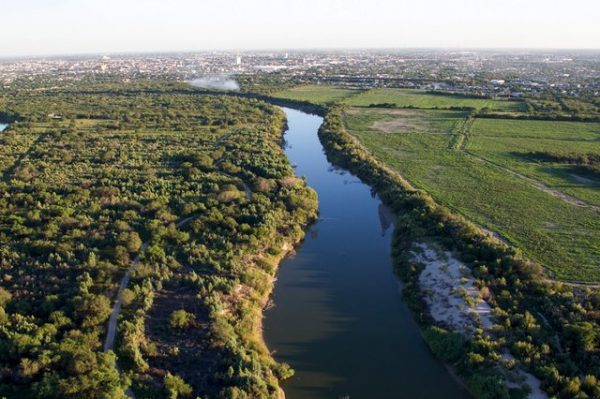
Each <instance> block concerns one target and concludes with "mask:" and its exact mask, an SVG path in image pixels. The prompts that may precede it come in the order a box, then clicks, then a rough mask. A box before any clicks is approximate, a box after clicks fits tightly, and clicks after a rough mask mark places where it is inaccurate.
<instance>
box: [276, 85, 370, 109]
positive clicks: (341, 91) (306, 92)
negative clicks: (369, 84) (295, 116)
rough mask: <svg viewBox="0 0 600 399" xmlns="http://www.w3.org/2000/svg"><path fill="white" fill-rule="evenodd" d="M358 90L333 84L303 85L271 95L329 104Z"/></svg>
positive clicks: (358, 91)
mask: <svg viewBox="0 0 600 399" xmlns="http://www.w3.org/2000/svg"><path fill="white" fill-rule="evenodd" d="M360 92H361V91H360V90H354V89H345V88H341V87H335V86H320V85H304V86H297V87H293V88H291V89H288V90H283V91H279V92H276V93H274V94H272V95H271V96H272V97H276V98H287V99H290V100H300V101H311V102H313V103H316V104H330V103H333V102H338V101H340V100H343V99H344V98H347V97H350V96H353V95H355V94H357V93H360Z"/></svg>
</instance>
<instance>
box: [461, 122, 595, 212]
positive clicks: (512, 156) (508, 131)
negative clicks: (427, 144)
mask: <svg viewBox="0 0 600 399" xmlns="http://www.w3.org/2000/svg"><path fill="white" fill-rule="evenodd" d="M466 150H467V151H468V152H470V153H472V154H474V155H477V156H480V157H483V158H485V159H487V160H489V161H492V162H494V163H496V164H498V165H501V166H503V167H505V168H508V169H510V170H513V171H516V172H518V173H521V174H524V175H526V176H528V177H531V178H534V179H535V180H537V181H539V182H541V183H543V184H544V185H546V186H548V187H550V188H552V189H554V190H558V191H560V192H563V193H565V194H568V195H571V196H573V197H576V198H578V199H580V200H583V201H585V202H586V203H589V204H591V205H595V206H600V180H599V179H598V177H597V176H590V175H589V174H587V173H585V171H583V170H581V168H579V167H578V166H577V165H569V164H564V163H557V162H534V161H533V160H531V159H530V158H528V154H531V153H532V152H536V151H556V150H560V151H563V152H568V153H596V154H600V124H598V123H583V122H555V121H515V120H502V119H477V120H476V121H475V122H474V124H473V127H472V129H471V138H470V140H469V142H468V144H467V145H466Z"/></svg>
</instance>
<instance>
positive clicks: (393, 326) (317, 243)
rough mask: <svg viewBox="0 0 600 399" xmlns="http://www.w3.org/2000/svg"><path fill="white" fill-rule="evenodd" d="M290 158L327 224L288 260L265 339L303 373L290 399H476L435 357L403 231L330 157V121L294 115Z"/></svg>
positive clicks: (291, 383)
mask: <svg viewBox="0 0 600 399" xmlns="http://www.w3.org/2000/svg"><path fill="white" fill-rule="evenodd" d="M284 111H285V113H286V114H287V118H288V125H289V129H288V131H287V132H286V134H285V140H286V143H287V145H286V149H285V152H286V154H287V156H288V158H289V160H290V162H291V163H292V164H293V165H296V174H297V175H299V176H305V177H306V179H307V182H308V184H309V185H310V186H311V187H312V188H314V189H315V190H316V191H317V193H318V195H319V206H320V219H319V221H318V222H317V223H316V224H314V225H313V226H312V228H311V229H310V230H309V231H308V233H307V236H306V239H305V240H304V242H303V243H302V244H301V245H300V246H299V247H298V248H297V253H296V254H295V255H294V256H293V257H289V258H287V259H285V260H284V261H283V262H282V264H281V268H280V270H279V274H278V281H277V282H276V285H275V290H274V292H273V301H274V304H275V306H274V307H273V308H272V309H271V310H269V311H267V312H266V318H265V324H264V327H265V332H264V333H265V339H266V342H267V345H268V346H269V348H270V350H272V351H274V356H275V358H276V359H277V360H279V361H282V362H287V363H289V364H290V365H291V366H292V368H294V369H295V371H296V375H295V376H294V377H292V378H291V379H290V380H288V381H286V382H285V383H284V384H283V389H284V391H285V392H286V396H287V399H305V398H306V399H309V398H310V399H319V398H334V399H337V398H351V399H357V398H366V399H372V398H376V399H386V398H395V399H396V398H407V399H418V398H446V399H454V398H467V397H469V396H468V394H467V393H466V392H465V391H464V390H463V389H462V388H461V387H460V385H459V384H458V383H457V382H456V381H455V380H454V379H453V378H452V376H451V375H450V374H449V372H448V371H447V369H446V368H445V367H444V366H443V365H442V364H441V363H440V362H439V361H437V360H436V359H435V358H433V356H432V355H431V353H430V352H429V350H428V349H427V347H426V345H425V343H424V342H423V340H422V338H421V336H420V333H419V328H418V326H417V324H416V323H415V322H414V320H413V319H412V316H411V314H410V312H409V309H408V307H407V306H406V304H405V303H404V302H403V301H402V299H401V295H400V286H399V282H398V279H397V278H396V276H395V275H394V273H393V270H392V264H391V253H390V251H391V243H390V240H391V235H392V229H393V225H392V224H391V223H392V220H391V215H390V214H389V211H387V209H386V208H385V207H384V206H383V205H382V204H381V201H380V200H379V199H378V198H377V197H376V196H374V195H373V193H372V192H371V190H370V188H369V186H367V185H365V184H363V183H361V182H360V180H359V179H358V178H357V177H355V176H353V175H351V174H349V173H347V172H345V171H342V170H339V169H336V168H334V167H333V166H332V165H331V164H330V163H329V162H328V161H327V159H326V157H325V155H324V152H323V147H322V146H321V143H320V142H319V139H318V136H317V130H318V128H319V126H320V125H321V122H322V118H320V117H318V116H314V115H309V114H306V113H303V112H300V111H296V110H292V109H286V108H284Z"/></svg>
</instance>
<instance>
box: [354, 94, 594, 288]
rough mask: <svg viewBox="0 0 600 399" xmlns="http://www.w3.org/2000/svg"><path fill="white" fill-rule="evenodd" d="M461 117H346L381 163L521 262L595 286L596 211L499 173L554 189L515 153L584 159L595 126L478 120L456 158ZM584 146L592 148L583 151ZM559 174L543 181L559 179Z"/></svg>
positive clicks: (368, 113)
mask: <svg viewBox="0 0 600 399" xmlns="http://www.w3.org/2000/svg"><path fill="white" fill-rule="evenodd" d="M357 97H358V96H357ZM382 102H385V101H383V100H382ZM464 118H465V112H459V111H438V110H394V109H374V108H371V109H365V108H352V109H350V110H349V111H348V112H347V113H346V115H345V123H346V125H347V128H348V130H349V131H350V133H352V134H353V135H355V136H356V137H357V138H358V139H359V140H360V141H361V143H362V144H363V145H364V146H365V147H366V148H367V149H369V150H370V151H371V152H372V153H373V154H374V155H375V156H376V157H377V158H378V159H380V160H381V161H383V162H385V163H387V164H388V165H390V166H391V167H392V168H394V169H395V170H397V171H398V172H399V173H400V174H401V175H403V176H405V177H406V178H407V179H409V180H410V181H411V182H412V183H413V184H414V185H416V186H418V187H419V188H422V189H424V190H426V191H428V192H429V193H430V194H431V195H432V196H433V197H434V198H435V199H436V200H437V201H438V202H440V203H442V204H444V205H446V206H448V207H449V208H450V209H452V210H454V211H455V212H458V213H461V214H463V215H464V216H466V217H467V218H468V219H470V220H472V221H474V222H476V223H478V224H480V225H482V226H484V227H486V228H489V229H490V230H493V231H495V232H498V233H499V234H501V235H502V236H503V237H504V238H505V239H507V240H508V241H510V242H511V243H512V244H513V245H515V246H516V247H518V248H520V249H522V250H523V252H524V253H525V255H526V256H528V257H530V258H531V259H534V260H537V261H539V262H540V263H542V264H543V265H545V266H546V267H547V268H548V270H550V271H551V273H552V274H553V275H554V276H555V277H556V278H558V279H562V280H569V281H600V268H599V267H598V265H599V264H600V217H598V212H597V211H594V210H592V209H589V208H582V207H577V206H574V205H571V204H569V203H567V202H565V201H564V200H562V199H560V198H557V197H554V196H552V195H550V194H548V193H546V192H544V191H542V190H540V189H539V188H536V187H535V186H534V185H532V184H531V183H530V182H528V181H526V180H524V179H521V178H519V177H517V176H515V175H513V174H511V173H508V172H507V171H506V170H505V169H504V168H505V167H506V168H515V169H516V170H518V171H519V172H520V173H523V174H525V173H527V174H528V176H529V177H532V178H534V179H540V180H541V182H543V183H544V184H548V185H551V183H552V182H553V181H552V180H551V179H550V177H547V179H542V178H540V175H538V174H536V173H529V171H534V170H535V169H536V167H537V166H536V165H532V164H533V163H532V162H530V161H528V160H527V159H525V158H524V157H522V156H515V155H514V154H513V152H515V151H517V152H519V151H521V152H526V151H529V148H540V147H543V146H550V147H556V146H557V145H558V146H561V145H562V143H563V142H567V143H568V144H566V145H571V146H573V148H583V147H585V148H587V149H588V152H589V151H590V150H591V149H592V148H594V149H595V148H597V145H598V144H597V143H593V141H592V140H593V139H594V137H596V138H597V137H599V136H600V134H598V133H597V129H598V127H597V126H594V125H592V124H579V123H574V124H571V122H560V123H555V122H544V121H512V120H497V119H496V120H492V119H477V120H475V123H474V124H473V126H472V128H471V131H470V132H469V137H468V140H467V142H466V145H465V149H466V150H465V151H460V150H458V151H457V150H455V149H452V143H453V140H454V139H455V137H456V131H457V129H458V127H459V126H461V125H460V124H461V122H462V121H463V120H464ZM382 127H383V128H382ZM483 132H488V133H489V135H484V133H483ZM586 141H587V142H588V144H589V143H593V145H592V146H587V145H586ZM536 146H537V147H536ZM471 152H472V153H471ZM486 160H491V161H493V162H494V163H498V165H496V164H493V163H490V162H486ZM509 160H510V162H509ZM538 173H541V172H539V171H538ZM560 173H561V172H560V171H555V172H553V174H550V175H548V176H552V178H555V179H558V178H559V177H560ZM556 187H558V185H557V186H556ZM560 188H561V190H562V189H563V187H560ZM581 190H588V191H589V192H590V194H589V196H592V192H593V191H594V190H595V191H597V188H585V187H584V188H581ZM569 193H570V192H569ZM576 193H577V192H573V194H576ZM595 195H598V194H597V193H596V194H595ZM586 198H587V197H586ZM582 199H583V198H582Z"/></svg>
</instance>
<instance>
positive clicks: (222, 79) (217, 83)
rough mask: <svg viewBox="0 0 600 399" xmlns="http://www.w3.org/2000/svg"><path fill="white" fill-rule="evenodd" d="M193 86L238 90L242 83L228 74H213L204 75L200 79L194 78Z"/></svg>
mask: <svg viewBox="0 0 600 399" xmlns="http://www.w3.org/2000/svg"><path fill="white" fill-rule="evenodd" d="M191 84H192V86H195V87H201V88H203V89H213V90H232V91H238V90H239V89H240V85H239V84H238V82H236V81H235V80H234V79H231V78H230V77H229V76H228V75H211V76H203V77H201V78H199V79H195V80H192V82H191Z"/></svg>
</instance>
